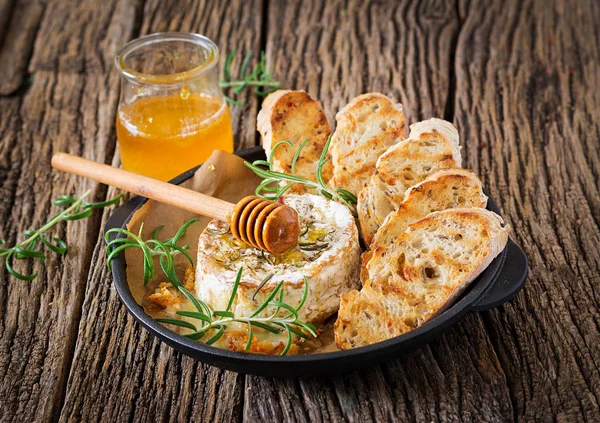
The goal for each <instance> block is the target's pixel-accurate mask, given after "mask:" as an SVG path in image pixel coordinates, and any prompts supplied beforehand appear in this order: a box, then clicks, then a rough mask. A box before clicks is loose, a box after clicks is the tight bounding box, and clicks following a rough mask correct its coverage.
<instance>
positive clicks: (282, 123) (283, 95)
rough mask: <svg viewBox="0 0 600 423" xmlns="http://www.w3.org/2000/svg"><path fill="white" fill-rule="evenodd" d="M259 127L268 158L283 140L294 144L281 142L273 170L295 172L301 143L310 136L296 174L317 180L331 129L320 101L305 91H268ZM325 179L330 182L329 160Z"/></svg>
mask: <svg viewBox="0 0 600 423" xmlns="http://www.w3.org/2000/svg"><path fill="white" fill-rule="evenodd" d="M256 128H257V129H258V132H260V135H261V137H262V146H263V148H264V149H265V153H266V155H267V157H269V156H270V154H271V152H272V150H273V147H274V146H275V145H276V144H277V143H278V142H279V141H283V140H287V141H290V142H291V143H292V144H293V146H289V145H280V146H279V147H277V149H276V150H275V153H274V154H273V161H272V165H273V170H275V171H278V172H283V173H288V174H290V173H292V160H293V158H294V154H295V153H296V151H297V149H298V148H299V147H300V144H301V143H302V142H303V141H304V140H305V139H308V141H307V143H306V144H305V146H304V148H303V149H302V152H301V153H300V156H299V158H298V161H297V162H296V166H295V169H294V170H295V173H296V175H298V176H301V177H303V178H305V179H308V180H311V181H313V182H316V180H317V179H316V174H317V164H318V162H319V158H320V157H321V153H322V151H323V148H324V147H325V144H326V143H327V139H328V137H329V135H331V128H330V127H329V123H328V122H327V117H326V116H325V112H324V111H323V108H322V107H321V105H320V104H319V102H318V101H316V100H314V99H313V98H312V97H311V96H309V95H308V94H307V93H306V92H305V91H302V90H296V91H290V90H278V91H275V92H273V93H271V94H269V95H268V96H267V97H266V98H265V99H264V101H263V103H262V108H261V110H260V112H259V113H258V117H257V120H256ZM322 174H323V178H324V180H325V181H329V179H331V175H332V165H331V163H330V162H328V163H326V164H325V166H323V170H322ZM291 191H292V192H297V193H303V192H306V189H305V187H304V186H303V185H301V184H295V185H293V186H292V188H291Z"/></svg>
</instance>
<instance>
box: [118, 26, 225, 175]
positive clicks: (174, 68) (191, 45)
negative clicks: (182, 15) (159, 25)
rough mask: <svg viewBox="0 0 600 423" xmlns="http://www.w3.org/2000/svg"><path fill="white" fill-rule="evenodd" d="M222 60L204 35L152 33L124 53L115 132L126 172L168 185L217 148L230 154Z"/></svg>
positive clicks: (120, 68) (133, 42) (130, 46)
mask: <svg viewBox="0 0 600 423" xmlns="http://www.w3.org/2000/svg"><path fill="white" fill-rule="evenodd" d="M218 61H219V49H218V48H217V46H216V45H215V43H213V42H212V41H211V40H210V39H208V38H207V37H204V36H202V35H199V34H184V33H160V34H152V35H148V36H145V37H141V38H138V39H136V40H133V41H131V42H129V43H128V44H127V45H125V47H123V49H122V50H121V51H120V52H119V53H118V54H117V56H116V64H117V67H118V69H119V71H120V72H121V77H122V78H121V96H120V100H119V107H118V111H117V123H116V127H117V139H118V141H119V148H120V153H121V163H122V165H123V167H124V168H125V169H127V170H130V171H132V172H136V173H140V174H143V175H146V176H150V177H153V178H156V179H160V180H163V181H167V180H169V179H171V178H173V177H175V176H177V175H179V174H180V173H182V172H184V171H186V170H187V169H190V168H192V167H194V166H196V165H198V164H200V163H202V162H204V161H205V160H206V159H207V158H208V157H209V156H210V154H211V153H212V152H213V150H215V149H220V150H225V151H228V152H233V134H232V130H231V117H230V114H229V108H228V106H227V102H226V101H225V97H224V96H223V93H222V92H221V89H220V87H219V75H218V69H217V64H218Z"/></svg>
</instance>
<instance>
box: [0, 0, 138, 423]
mask: <svg viewBox="0 0 600 423" xmlns="http://www.w3.org/2000/svg"><path fill="white" fill-rule="evenodd" d="M128 8H129V6H127V4H125V2H123V3H122V5H121V11H124V10H126V9H128ZM118 11H119V8H117V10H115V8H109V9H104V8H100V7H99V8H98V14H102V13H104V14H105V15H107V16H113V17H114V19H116V20H118V19H119V16H118V15H114V13H117V12H118ZM71 24H72V25H80V26H86V25H90V24H91V23H90V22H83V21H79V22H77V21H71ZM96 30H97V32H98V33H100V32H101V30H102V28H96ZM58 34H59V33H58ZM58 34H55V36H59V35H58ZM56 53H58V51H57V52H56ZM117 82H118V79H117V78H116V77H115V75H112V76H111V75H100V74H95V75H84V74H75V73H68V74H67V73H60V72H55V71H53V70H41V71H38V72H36V73H35V76H34V78H33V81H32V85H31V86H30V87H29V88H28V90H27V91H24V92H23V93H21V95H19V96H15V97H11V98H4V99H2V102H1V103H2V106H0V107H2V112H1V113H0V121H2V124H0V128H5V129H4V130H2V131H1V132H0V135H1V137H0V145H1V147H0V151H1V152H2V156H1V157H2V159H1V168H2V170H1V171H0V174H1V176H2V179H1V185H2V202H1V203H0V204H1V206H0V207H1V208H0V214H1V219H0V237H2V238H6V239H7V241H8V243H9V244H14V243H15V241H16V240H18V239H19V240H20V239H22V232H23V230H25V229H31V228H38V227H40V226H41V225H42V224H43V222H45V221H46V219H47V218H48V216H50V215H52V214H53V213H55V208H54V207H52V206H51V200H52V199H53V198H56V197H57V196H59V195H61V194H65V193H67V194H82V193H83V192H84V191H85V190H87V189H91V190H92V195H91V198H92V199H93V198H96V199H98V198H104V196H105V193H106V188H103V187H98V186H97V184H95V183H92V182H90V181H85V180H83V179H76V178H72V177H69V176H68V175H65V174H58V173H55V172H52V169H51V167H50V157H51V155H52V153H53V152H54V151H68V152H71V153H73V154H78V155H83V156H84V157H87V158H89V159H92V160H97V161H101V162H104V161H106V160H107V159H108V158H110V157H112V155H113V151H114V147H115V143H114V136H112V133H113V131H114V110H115V108H116V105H117V99H118V85H117ZM99 140H101V142H99ZM99 223H100V222H99V216H96V217H94V218H91V219H90V220H88V221H84V222H74V224H71V225H68V226H67V227H66V228H65V226H64V225H63V226H59V227H58V228H57V234H58V235H59V236H61V237H64V238H65V239H66V240H67V242H68V243H69V244H70V246H71V250H70V252H69V254H68V256H66V257H64V258H63V257H56V256H54V255H52V254H49V256H48V259H47V260H46V263H45V265H44V266H43V267H39V266H38V265H36V266H34V268H33V269H31V268H27V267H23V265H22V264H19V265H18V266H17V269H19V270H21V271H31V270H38V271H39V272H40V274H39V277H38V278H37V279H36V280H34V281H32V282H23V281H19V280H15V279H14V278H12V277H9V275H8V273H7V272H6V270H5V268H4V266H2V269H1V270H0V316H1V320H0V334H1V335H0V356H1V358H0V410H1V411H0V415H1V416H0V420H2V421H15V422H16V421H48V420H51V419H52V418H53V417H54V416H56V415H57V414H58V412H59V411H60V406H61V403H62V399H63V397H64V390H65V386H66V381H67V378H68V373H69V368H70V361H71V358H72V354H73V349H74V345H75V341H76V336H77V324H78V321H79V316H80V312H81V304H82V302H83V291H84V287H85V286H86V281H87V275H88V271H89V267H90V259H91V257H92V252H93V247H94V242H95V239H96V236H97V234H98V231H99V229H100V228H99ZM86 240H88V241H87V242H86Z"/></svg>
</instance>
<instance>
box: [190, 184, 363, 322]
mask: <svg viewBox="0 0 600 423" xmlns="http://www.w3.org/2000/svg"><path fill="white" fill-rule="evenodd" d="M280 202H283V203H284V204H286V205H289V206H290V207H292V208H294V209H296V211H297V212H298V216H299V218H300V227H301V228H302V234H301V236H300V239H299V241H298V245H297V246H296V247H294V248H293V249H292V250H291V251H288V252H287V253H284V254H280V255H273V254H270V253H267V252H263V251H261V250H258V249H256V248H253V247H251V246H249V245H246V244H244V243H243V242H241V241H239V240H238V239H236V238H234V236H233V235H232V234H231V232H228V231H227V225H226V224H225V223H223V222H220V221H213V222H211V223H210V224H209V225H208V226H207V228H206V229H205V230H204V232H203V233H202V235H201V236H200V239H199V242H198V261H197V265H196V295H197V297H198V298H199V299H201V300H202V301H204V302H206V303H207V304H209V305H210V306H211V307H213V309H217V310H224V309H225V308H226V306H227V302H228V300H229V296H230V293H231V290H232V288H233V284H234V281H235V277H236V274H237V272H238V270H239V269H240V267H242V266H243V268H244V272H243V276H242V279H241V282H240V285H239V288H238V291H237V295H236V298H235V299H234V302H233V305H232V308H231V310H232V311H233V312H234V314H235V315H236V316H249V315H250V314H252V313H253V312H254V311H255V310H256V308H257V306H258V305H260V304H261V303H262V302H263V301H264V300H265V299H266V298H267V297H268V295H269V293H270V292H271V291H272V290H273V289H275V287H276V286H277V284H278V283H279V282H280V281H284V284H283V292H284V300H285V302H286V303H287V304H289V305H291V306H295V305H297V304H298V303H299V302H300V300H301V298H302V293H303V291H304V277H306V279H307V281H308V295H307V298H306V302H305V303H304V305H303V307H302V308H301V309H300V311H299V318H300V319H302V320H304V321H306V322H309V323H317V322H322V321H323V320H325V319H326V318H327V317H329V316H331V315H333V314H334V313H336V312H337V310H338V308H339V301H340V300H339V298H340V294H343V293H345V292H348V291H350V290H351V289H353V288H356V287H357V286H358V285H359V277H358V273H359V267H360V266H359V262H360V253H361V251H360V246H359V242H358V230H357V228H356V224H355V223H354V218H353V217H352V214H351V213H350V211H349V210H348V209H347V208H346V207H345V206H343V205H341V204H338V203H336V202H333V201H330V200H327V199H325V198H323V197H319V196H316V195H311V194H305V195H287V196H284V197H281V198H280ZM266 279H268V280H267V282H266V283H264V285H263V286H262V287H260V286H261V284H262V283H263V282H264V281H265V280H266ZM259 287H260V289H259Z"/></svg>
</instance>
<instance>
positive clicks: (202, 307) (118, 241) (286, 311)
mask: <svg viewBox="0 0 600 423" xmlns="http://www.w3.org/2000/svg"><path fill="white" fill-rule="evenodd" d="M195 221H197V219H192V220H190V221H189V222H187V223H185V224H184V225H183V226H182V227H181V229H180V230H179V231H178V232H177V234H176V235H175V236H174V237H173V238H169V239H167V240H166V241H159V240H158V237H157V235H158V232H159V231H160V228H157V229H156V230H154V232H153V235H152V238H151V239H149V240H146V241H144V240H143V239H142V238H141V229H140V232H139V233H138V234H134V233H132V232H129V231H127V230H125V229H111V230H110V231H108V232H107V234H106V239H107V242H108V245H107V247H106V248H107V254H108V259H107V262H108V265H109V266H110V264H111V263H112V260H114V259H115V257H116V256H117V254H119V253H120V252H121V251H123V250H125V249H127V248H140V249H141V250H142V252H143V253H144V282H145V283H147V281H148V280H149V279H150V278H151V277H152V276H153V275H154V273H155V268H154V265H153V258H154V257H158V261H159V263H160V266H161V269H162V271H163V273H164V274H165V276H166V278H167V279H168V281H169V282H171V284H172V285H173V286H174V287H175V288H176V289H177V290H178V291H179V292H181V293H182V294H183V295H185V296H186V297H187V298H188V299H189V300H190V301H191V303H192V304H193V305H194V308H195V311H177V312H176V314H177V315H179V316H182V317H187V318H191V319H196V320H198V323H196V324H194V323H191V322H189V321H187V320H180V319H172V318H158V319H155V320H156V321H157V322H160V323H166V324H170V325H175V326H179V327H182V328H186V329H190V330H192V331H193V332H192V333H189V334H185V335H184V336H185V337H187V338H189V339H192V340H199V341H202V342H204V343H205V344H208V345H212V344H214V343H215V342H217V341H218V340H219V339H221V337H222V336H223V334H224V333H225V330H226V329H227V325H228V324H230V323H232V322H237V323H242V324H246V325H247V326H248V342H247V343H246V346H245V349H246V350H248V349H250V347H251V346H252V340H253V339H254V336H255V335H254V329H255V328H260V329H264V330H266V331H268V332H271V333H282V332H284V333H285V334H286V335H287V342H286V345H285V347H284V349H283V351H282V352H281V355H285V354H287V353H288V352H289V350H290V348H291V346H292V334H295V335H297V336H299V337H301V338H308V336H313V337H316V336H317V334H316V328H315V327H314V326H313V325H311V324H309V323H306V322H304V321H302V320H300V319H299V317H298V312H299V311H300V309H301V308H302V306H303V305H304V303H305V301H306V297H307V295H308V281H307V280H306V278H304V291H303V294H302V299H301V300H300V303H299V304H298V305H297V306H296V307H292V306H290V305H289V304H287V303H285V301H284V291H283V281H281V282H279V283H278V284H277V286H276V287H275V289H274V290H273V291H272V292H271V293H270V294H269V295H268V296H267V298H266V299H265V300H264V301H263V302H262V303H261V304H260V305H259V306H258V307H257V308H256V309H255V310H254V312H253V313H252V314H251V315H249V316H236V315H235V313H234V312H233V311H231V307H232V305H233V301H234V299H235V297H236V295H237V291H238V287H239V285H240V282H241V278H242V272H243V268H242V267H240V269H239V271H238V273H237V276H236V278H235V281H234V284H233V288H232V290H231V294H230V296H229V300H228V302H227V307H226V308H225V310H213V309H212V308H211V307H210V306H209V305H208V304H207V303H205V302H204V301H202V300H200V299H198V298H196V297H195V296H194V295H193V294H192V293H191V292H189V291H188V290H187V289H186V288H185V287H184V286H183V284H182V283H181V281H180V280H179V277H178V276H177V273H176V271H175V266H174V260H173V258H174V256H176V255H178V254H184V255H185V257H186V258H187V260H188V261H189V262H190V264H192V265H193V261H192V259H191V257H190V256H189V255H188V254H187V253H186V251H187V250H188V249H189V246H188V245H184V246H179V245H177V242H178V241H179V240H180V239H181V237H182V236H183V235H184V234H185V232H186V230H187V228H188V227H189V226H190V225H191V224H193V223H194V222H195ZM112 234H123V235H125V236H126V238H123V237H117V238H115V239H113V240H110V238H111V235H112ZM269 279H270V278H269ZM265 283H266V282H265ZM267 307H274V308H275V311H274V312H273V313H272V314H270V315H268V316H263V315H261V312H263V311H264V310H265V309H266V308H267Z"/></svg>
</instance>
